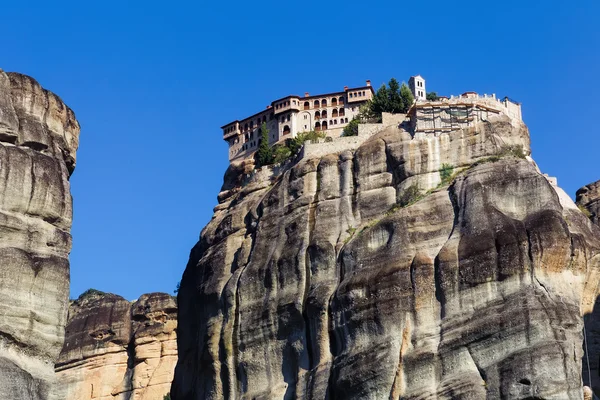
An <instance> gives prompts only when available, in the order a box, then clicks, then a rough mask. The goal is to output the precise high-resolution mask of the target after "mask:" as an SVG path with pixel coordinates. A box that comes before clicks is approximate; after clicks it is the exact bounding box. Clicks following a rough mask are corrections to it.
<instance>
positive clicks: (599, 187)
mask: <svg viewBox="0 0 600 400" xmlns="http://www.w3.org/2000/svg"><path fill="white" fill-rule="evenodd" d="M577 205H579V206H580V207H583V208H585V209H586V210H588V212H589V213H590V219H591V220H592V222H594V223H595V224H596V225H599V226H600V181H596V182H594V183H590V184H589V185H587V186H584V187H582V188H581V189H579V190H578V191H577Z"/></svg>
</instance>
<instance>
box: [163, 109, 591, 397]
mask: <svg viewBox="0 0 600 400" xmlns="http://www.w3.org/2000/svg"><path fill="white" fill-rule="evenodd" d="M515 145H517V146H521V147H522V148H523V149H524V152H525V154H528V153H529V136H528V132H527V129H526V127H525V126H524V125H521V124H515V123H514V121H509V120H508V119H507V118H506V117H494V118H493V119H491V120H490V121H488V122H485V123H482V124H480V125H477V126H475V127H470V128H467V129H463V130H460V131H453V132H450V133H448V134H442V135H439V136H437V137H426V138H423V139H415V138H412V137H411V136H410V134H409V133H408V132H406V131H403V130H401V129H400V128H397V127H391V128H386V129H385V130H384V131H382V132H380V133H378V134H376V135H375V136H373V137H372V138H371V139H369V140H368V141H366V142H365V143H363V144H362V145H361V146H360V147H359V148H358V149H357V150H356V151H346V152H342V153H340V154H330V155H325V156H322V157H317V158H304V159H302V160H300V161H297V162H294V163H290V164H287V165H283V166H278V167H275V168H262V169H260V170H253V166H252V165H251V164H248V163H242V164H235V165H231V166H230V168H229V170H228V171H227V173H226V174H225V183H224V186H223V189H222V192H221V193H220V194H219V205H218V206H217V207H216V208H215V211H214V216H213V218H212V220H211V221H210V222H209V224H208V225H207V226H206V227H205V228H204V230H203V231H202V235H201V237H200V241H199V242H198V244H197V245H196V246H195V247H194V248H193V250H192V252H191V256H190V260H189V263H188V265H187V268H186V270H185V273H184V276H183V280H182V282H181V289H180V291H179V296H178V303H179V315H178V320H179V328H178V349H179V360H178V364H177V368H176V372H175V380H174V382H173V386H172V388H171V397H172V399H174V400H183V399H186V400H191V399H194V400H196V399H198V400H199V399H221V398H225V399H294V398H301V399H440V400H441V399H484V398H490V399H495V398H505V399H517V398H518V399H525V398H529V399H542V398H552V399H581V398H582V397H583V384H582V362H583V361H584V358H582V356H583V341H582V339H583V335H582V328H583V324H582V315H584V314H587V313H589V312H591V311H592V308H593V305H594V303H595V299H596V296H597V294H598V293H597V292H598V289H597V287H598V284H599V282H600V280H599V278H600V274H599V272H600V254H599V252H600V233H599V231H598V229H597V228H596V227H595V226H594V225H592V224H591V223H590V222H589V221H588V220H587V219H586V218H585V217H584V216H583V214H582V213H581V212H580V211H579V210H578V209H577V207H576V206H575V204H574V203H573V202H572V201H571V200H570V199H569V197H568V196H566V195H565V194H564V192H562V190H560V189H559V188H557V187H555V186H553V185H552V184H551V183H550V182H549V181H548V180H547V179H546V178H545V177H544V176H543V175H542V174H541V173H540V172H539V170H538V169H537V167H536V166H535V164H534V163H533V161H532V160H531V159H529V158H524V157H523V154H521V152H520V151H519V150H518V147H516V146H515ZM443 164H449V165H452V166H453V169H452V170H451V171H450V172H451V173H453V174H455V175H454V176H453V177H451V178H449V177H448V168H447V166H443ZM417 190H420V194H419V195H417V194H416V191H417Z"/></svg>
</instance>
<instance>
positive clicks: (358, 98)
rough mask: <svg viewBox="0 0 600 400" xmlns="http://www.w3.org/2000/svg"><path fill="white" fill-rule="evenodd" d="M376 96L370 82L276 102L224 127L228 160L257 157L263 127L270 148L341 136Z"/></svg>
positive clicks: (290, 97)
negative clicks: (305, 137)
mask: <svg viewBox="0 0 600 400" xmlns="http://www.w3.org/2000/svg"><path fill="white" fill-rule="evenodd" d="M423 90H424V89H423ZM374 93H375V92H374V90H373V88H372V87H371V81H369V80H367V82H366V86H361V87H356V88H348V87H347V86H346V87H344V91H341V92H335V93H327V94H320V95H316V96H310V95H309V93H305V94H304V97H300V96H293V95H292V96H287V97H283V98H281V99H278V100H275V101H273V102H272V103H271V104H270V105H269V106H267V108H266V109H265V110H263V111H260V112H258V113H256V114H254V115H251V116H249V117H247V118H244V119H242V120H235V121H233V122H230V123H228V124H227V125H224V126H222V127H221V129H223V139H224V140H225V141H226V142H227V143H228V144H229V160H230V161H232V160H241V159H244V158H247V157H250V156H251V155H253V154H254V152H255V151H256V150H257V149H258V142H259V140H260V134H261V133H260V127H261V125H262V124H263V123H266V125H267V129H268V130H269V143H270V144H273V143H276V142H279V141H283V140H285V139H288V138H292V137H294V136H296V135H297V134H298V133H300V132H307V131H312V130H315V131H324V132H325V133H326V134H327V135H328V136H334V137H335V136H340V135H341V133H342V130H343V128H344V127H345V126H346V125H347V124H348V123H349V122H350V121H351V120H352V118H354V116H355V115H357V114H358V112H359V108H360V106H361V105H362V104H363V103H365V102H366V101H368V100H370V99H372V98H373V94H374Z"/></svg>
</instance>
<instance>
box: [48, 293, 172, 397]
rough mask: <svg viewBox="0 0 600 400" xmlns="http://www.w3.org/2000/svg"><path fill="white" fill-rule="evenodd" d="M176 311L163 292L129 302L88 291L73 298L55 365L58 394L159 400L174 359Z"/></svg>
mask: <svg viewBox="0 0 600 400" xmlns="http://www.w3.org/2000/svg"><path fill="white" fill-rule="evenodd" d="M176 314H177V305H176V302H175V299H174V298H173V297H172V296H170V295H168V294H166V293H151V294H145V295H143V296H142V297H140V298H139V299H138V300H137V301H135V302H133V303H130V302H129V301H127V300H125V299H124V298H122V297H120V296H116V295H114V294H103V293H89V294H86V295H84V296H82V297H80V298H79V299H78V300H76V301H74V302H72V303H71V306H70V307H69V322H68V325H67V328H66V338H65V345H64V347H63V350H62V353H61V354H60V358H59V361H58V363H57V365H56V375H57V377H58V388H59V390H58V398H61V399H67V400H91V399H94V400H108V399H110V400H133V399H136V400H163V397H164V395H165V394H166V393H168V392H169V387H170V385H171V382H172V380H173V372H174V368H175V363H176V362H177V343H176V341H177V335H176V328H177V320H176Z"/></svg>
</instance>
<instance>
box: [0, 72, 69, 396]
mask: <svg viewBox="0 0 600 400" xmlns="http://www.w3.org/2000/svg"><path fill="white" fill-rule="evenodd" d="M78 137H79V123H78V122H77V120H76V119H75V115H74V113H73V111H71V109H70V108H68V107H67V106H66V105H65V104H64V103H63V102H62V100H61V99H60V98H59V97H58V96H56V95H55V94H53V93H51V92H49V91H47V90H45V89H43V88H42V87H41V86H40V85H39V84H38V83H37V82H36V81H35V80H34V79H32V78H30V77H28V76H25V75H21V74H16V73H4V72H3V71H2V70H0V259H1V260H2V266H1V267H0V393H1V396H2V398H5V399H48V398H51V393H52V385H53V382H54V381H55V376H54V363H55V361H56V359H57V358H58V355H59V353H60V349H61V347H62V344H63V339H64V326H65V322H66V316H67V306H68V296H69V260H68V255H69V252H70V250H71V235H70V229H71V218H72V201H71V194H70V188H69V176H70V175H71V173H72V172H73V169H74V168H75V152H76V150H77V146H78V140H79V139H78Z"/></svg>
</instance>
